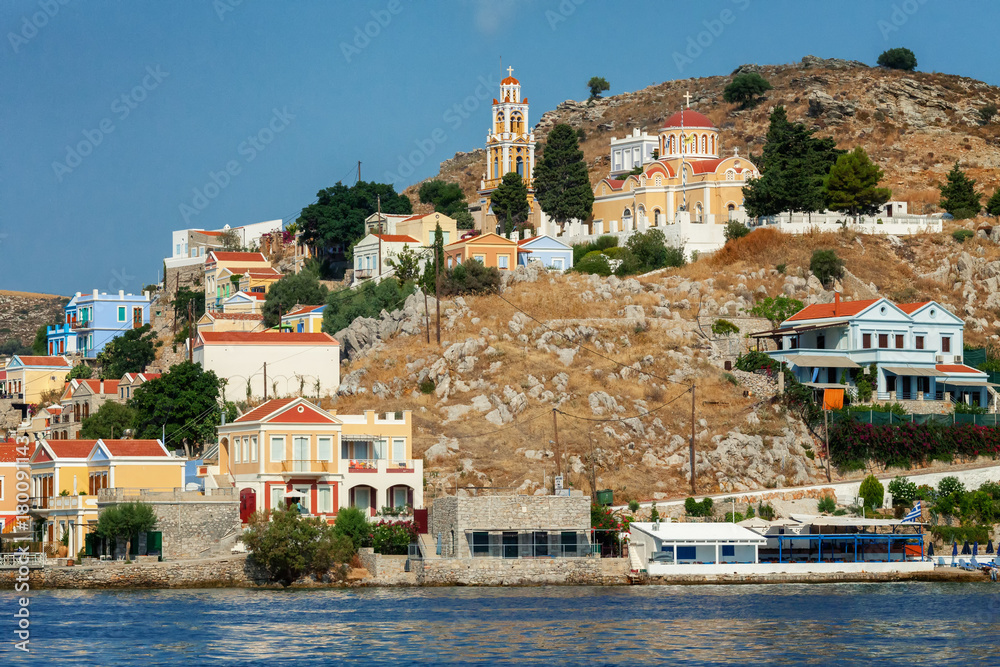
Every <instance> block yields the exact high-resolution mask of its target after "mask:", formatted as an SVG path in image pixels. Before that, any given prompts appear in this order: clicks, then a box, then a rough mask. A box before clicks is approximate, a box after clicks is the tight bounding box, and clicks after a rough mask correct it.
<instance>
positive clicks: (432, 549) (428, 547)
mask: <svg viewBox="0 0 1000 667" xmlns="http://www.w3.org/2000/svg"><path fill="white" fill-rule="evenodd" d="M417 541H418V543H419V544H420V554H421V556H423V557H424V559H426V560H430V559H433V558H440V557H441V556H439V555H438V552H437V536H436V535H431V534H430V533H428V534H426V535H418V536H417Z"/></svg>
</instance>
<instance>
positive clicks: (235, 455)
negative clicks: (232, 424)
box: [233, 438, 243, 463]
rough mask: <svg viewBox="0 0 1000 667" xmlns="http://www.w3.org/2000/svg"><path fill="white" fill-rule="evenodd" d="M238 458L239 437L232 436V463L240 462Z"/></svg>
mask: <svg viewBox="0 0 1000 667" xmlns="http://www.w3.org/2000/svg"><path fill="white" fill-rule="evenodd" d="M242 462H243V461H242V459H240V441H239V438H233V463H242Z"/></svg>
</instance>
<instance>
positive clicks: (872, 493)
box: [858, 475, 885, 509]
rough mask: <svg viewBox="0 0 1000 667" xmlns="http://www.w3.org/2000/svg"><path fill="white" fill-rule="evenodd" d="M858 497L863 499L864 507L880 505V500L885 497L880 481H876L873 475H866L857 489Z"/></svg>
mask: <svg viewBox="0 0 1000 667" xmlns="http://www.w3.org/2000/svg"><path fill="white" fill-rule="evenodd" d="M858 497H860V498H861V499H862V500H864V503H865V507H868V508H870V509H874V508H876V507H882V500H883V498H885V487H883V486H882V482H880V481H878V478H876V477H875V475H868V477H865V480H864V481H863V482H861V487H860V488H859V489H858Z"/></svg>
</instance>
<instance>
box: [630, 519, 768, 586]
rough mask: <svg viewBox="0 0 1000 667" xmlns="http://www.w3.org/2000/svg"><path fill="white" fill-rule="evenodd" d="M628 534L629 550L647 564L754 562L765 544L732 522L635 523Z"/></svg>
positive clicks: (749, 531)
mask: <svg viewBox="0 0 1000 667" xmlns="http://www.w3.org/2000/svg"><path fill="white" fill-rule="evenodd" d="M630 534H631V535H630V542H629V549H636V550H638V551H639V552H640V561H641V562H643V563H647V562H648V563H649V566H655V565H661V564H662V565H664V566H678V565H694V564H719V565H721V564H725V563H744V564H746V563H757V562H759V561H760V558H759V555H758V549H760V548H761V547H763V546H766V545H767V539H765V538H764V537H763V536H762V535H760V534H759V533H755V532H754V531H752V530H749V529H747V528H744V527H742V526H738V525H736V524H735V523H639V522H635V523H632V524H631V526H630ZM649 566H647V570H649ZM654 569H655V567H654ZM649 572H650V574H653V571H652V570H649Z"/></svg>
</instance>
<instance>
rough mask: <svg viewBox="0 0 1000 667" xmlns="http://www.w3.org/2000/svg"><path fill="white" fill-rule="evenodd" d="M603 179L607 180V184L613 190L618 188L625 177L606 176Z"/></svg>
mask: <svg viewBox="0 0 1000 667" xmlns="http://www.w3.org/2000/svg"><path fill="white" fill-rule="evenodd" d="M604 180H605V181H607V183H608V185H610V186H611V187H612V189H614V190H620V189H621V187H622V183H624V182H625V179H621V180H619V179H617V178H606V179H604Z"/></svg>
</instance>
